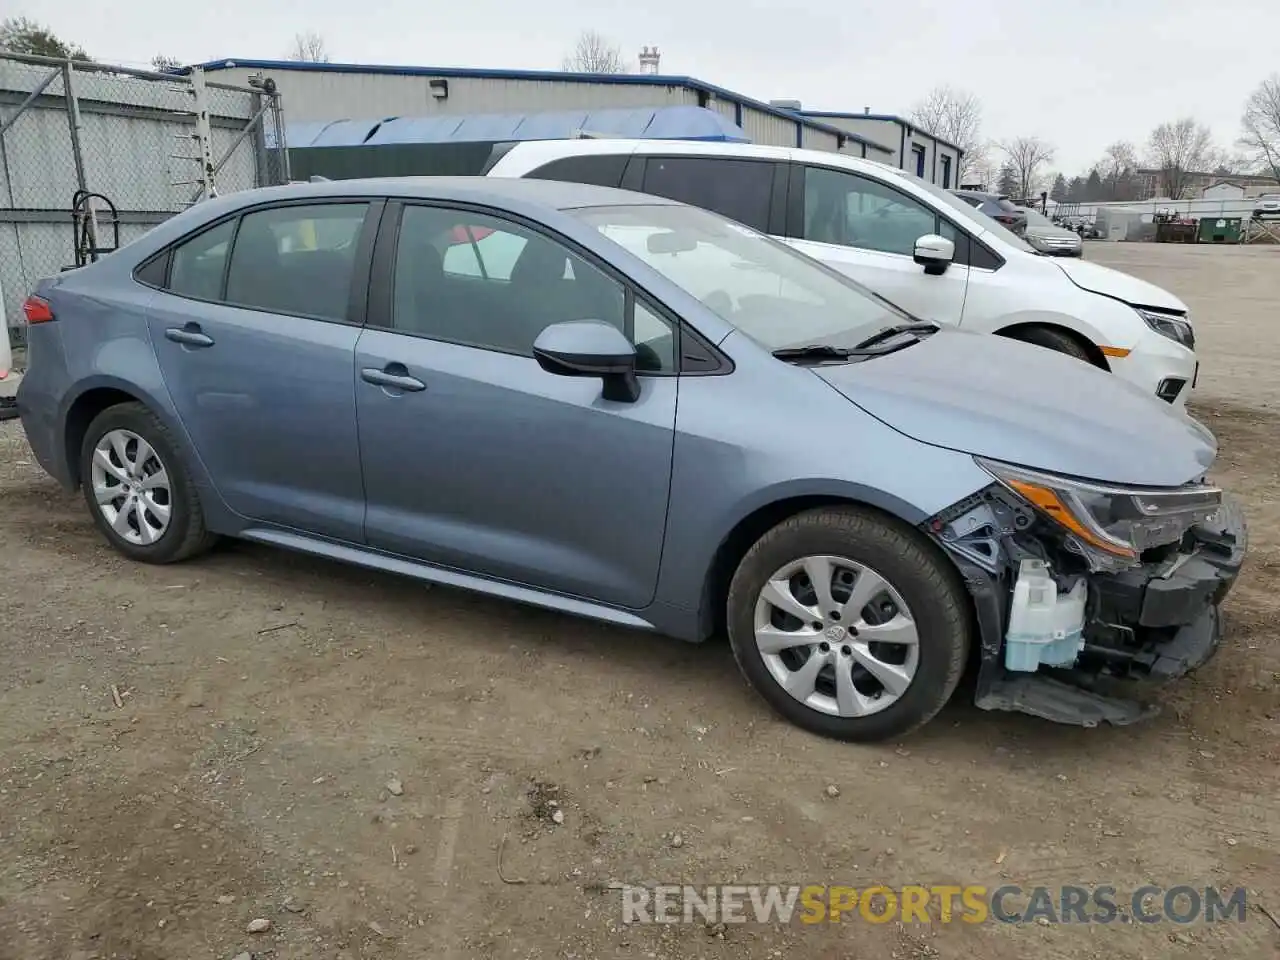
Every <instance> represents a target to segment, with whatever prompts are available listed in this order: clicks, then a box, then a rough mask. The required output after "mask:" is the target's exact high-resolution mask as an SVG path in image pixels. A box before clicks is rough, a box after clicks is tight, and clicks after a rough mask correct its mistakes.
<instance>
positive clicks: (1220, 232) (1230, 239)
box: [1199, 217, 1244, 243]
mask: <svg viewBox="0 0 1280 960" xmlns="http://www.w3.org/2000/svg"><path fill="white" fill-rule="evenodd" d="M1243 226H1244V220H1243V218H1241V217H1201V218H1200V233H1199V240H1200V242H1201V243H1239V242H1240V232H1241V230H1242V229H1243Z"/></svg>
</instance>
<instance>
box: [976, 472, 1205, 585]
mask: <svg viewBox="0 0 1280 960" xmlns="http://www.w3.org/2000/svg"><path fill="white" fill-rule="evenodd" d="M975 459H976V460H977V462H978V465H979V466H980V467H982V468H983V469H984V470H986V471H987V472H988V473H990V474H991V475H992V476H993V477H995V478H996V479H997V480H999V481H1000V482H1001V483H1002V484H1004V486H1006V487H1007V488H1008V489H1010V490H1011V491H1013V492H1014V493H1015V494H1017V495H1018V496H1019V497H1021V498H1022V499H1023V500H1025V501H1026V502H1027V503H1029V504H1031V505H1032V506H1033V507H1035V508H1036V510H1037V511H1038V512H1039V513H1040V514H1041V515H1042V516H1045V517H1047V518H1049V519H1050V520H1052V521H1054V522H1055V523H1056V524H1058V526H1059V527H1061V528H1062V529H1063V531H1064V532H1065V533H1066V534H1067V539H1068V542H1069V543H1071V544H1072V545H1073V546H1074V547H1075V549H1076V550H1077V551H1078V552H1080V553H1081V554H1083V555H1084V556H1085V557H1086V558H1089V559H1091V560H1094V561H1101V563H1102V565H1104V566H1111V567H1114V566H1129V565H1132V564H1136V563H1137V562H1138V560H1139V557H1140V556H1141V554H1142V551H1144V550H1147V549H1150V548H1151V547H1158V546H1162V545H1164V544H1169V543H1176V542H1177V541H1179V540H1181V539H1182V536H1183V534H1185V533H1186V532H1187V531H1188V530H1190V529H1191V528H1192V527H1193V526H1195V525H1196V524H1197V523H1201V522H1203V521H1205V520H1208V519H1209V518H1210V517H1212V516H1213V515H1214V514H1215V513H1216V512H1217V511H1218V507H1219V506H1221V504H1222V491H1221V490H1220V489H1218V488H1217V487H1211V486H1208V485H1206V484H1196V485H1193V486H1186V487H1178V488H1175V489H1166V488H1142V487H1119V486H1114V487H1113V486H1106V485H1102V484H1095V483H1088V482H1085V481H1083V480H1070V479H1067V478H1066V477H1059V476H1055V475H1054V474H1050V473H1040V472H1038V471H1035V470H1027V469H1025V468H1023V467H1014V466H1010V465H1009V464H1005V463H998V462H995V461H991V460H983V459H981V458H975Z"/></svg>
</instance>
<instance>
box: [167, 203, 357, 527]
mask: <svg viewBox="0 0 1280 960" xmlns="http://www.w3.org/2000/svg"><path fill="white" fill-rule="evenodd" d="M381 206H382V204H381V202H380V201H377V202H370V201H368V200H334V201H324V202H315V201H312V202H307V203H288V204H277V205H274V206H270V207H263V208H258V209H255V210H252V211H250V212H248V213H246V214H245V215H244V216H243V217H233V218H230V219H227V220H224V221H222V222H221V223H218V224H215V225H213V226H211V227H209V228H207V229H205V230H204V231H202V232H201V233H199V234H197V235H195V236H193V237H190V238H188V239H186V240H184V241H181V242H179V243H178V244H176V245H175V246H174V247H173V248H172V249H171V250H170V251H168V253H167V254H166V256H167V258H168V263H167V265H166V269H165V271H164V282H163V289H162V291H161V292H160V293H159V294H158V295H157V296H156V297H155V298H154V299H153V301H152V303H151V305H150V307H149V311H148V324H149V327H150V333H151V341H152V344H153V345H154V348H155V352H156V356H157V358H158V359H159V362H160V369H161V372H162V374H163V376H164V381H165V386H166V387H167V388H168V391H169V394H170V396H171V397H172V398H173V402H174V405H175V407H176V408H177V410H178V413H179V415H180V416H181V418H182V423H183V426H184V427H185V428H186V430H187V433H188V435H189V436H190V438H191V442H192V444H193V445H194V447H195V449H196V452H197V454H198V455H199V457H200V458H201V460H202V461H203V462H204V465H205V467H206V468H207V469H208V471H209V474H210V476H211V477H212V479H213V483H214V485H215V486H216V487H217V490H218V493H219V494H220V495H221V496H222V498H223V500H225V501H226V503H227V505H228V506H229V507H230V508H231V509H232V510H234V511H236V512H237V513H239V514H241V515H242V516H244V517H247V518H250V519H252V520H258V521H263V522H268V523H273V524H280V525H283V526H289V527H294V528H297V529H300V530H303V531H306V532H308V533H314V534H319V535H323V536H329V537H335V538H338V539H342V540H349V541H353V542H359V541H360V540H361V538H362V535H363V514H364V491H363V488H362V485H361V478H360V459H359V445H358V443H357V440H356V408H355V394H354V371H353V363H354V359H355V345H356V340H357V339H358V337H359V335H360V325H361V322H362V320H363V310H364V306H363V303H364V295H363V294H364V291H365V289H366V286H367V277H368V258H369V254H370V251H371V250H372V243H373V231H374V229H375V225H376V221H377V217H378V215H379V213H380V211H381Z"/></svg>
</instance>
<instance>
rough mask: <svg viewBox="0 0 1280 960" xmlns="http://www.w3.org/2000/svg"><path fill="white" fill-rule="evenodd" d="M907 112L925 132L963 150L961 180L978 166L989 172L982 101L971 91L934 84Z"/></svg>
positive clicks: (972, 173) (977, 169)
mask: <svg viewBox="0 0 1280 960" xmlns="http://www.w3.org/2000/svg"><path fill="white" fill-rule="evenodd" d="M907 116H908V118H909V119H910V120H911V122H912V123H914V124H915V125H916V126H917V127H919V128H920V129H921V130H923V131H925V133H931V134H933V135H934V136H935V137H941V138H942V139H943V140H946V141H947V142H949V143H953V144H955V145H956V146H957V147H959V148H960V149H961V150H963V151H964V156H962V157H961V158H960V169H959V170H958V171H957V174H958V176H959V181H958V182H969V180H970V178H972V177H973V176H974V175H975V174H976V173H978V172H979V170H981V171H983V172H986V167H987V164H986V160H987V145H986V143H985V142H984V141H983V139H982V104H981V102H979V100H978V98H977V97H976V96H974V95H973V94H972V93H968V92H966V91H964V90H957V89H955V88H953V87H949V86H941V87H935V88H934V89H933V90H931V91H930V92H929V95H928V96H927V97H925V98H924V99H923V100H921V101H920V102H919V103H917V104H916V105H915V106H914V107H912V108H911V112H910V113H909V114H907ZM984 182H985V181H984Z"/></svg>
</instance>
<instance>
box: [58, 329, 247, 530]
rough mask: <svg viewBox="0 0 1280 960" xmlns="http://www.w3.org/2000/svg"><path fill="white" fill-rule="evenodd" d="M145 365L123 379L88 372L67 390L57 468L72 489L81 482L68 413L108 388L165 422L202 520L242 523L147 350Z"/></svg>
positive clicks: (215, 524)
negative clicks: (87, 397)
mask: <svg viewBox="0 0 1280 960" xmlns="http://www.w3.org/2000/svg"><path fill="white" fill-rule="evenodd" d="M145 356H146V360H145V365H146V369H145V371H144V370H137V369H135V371H134V373H135V374H137V373H144V375H143V376H138V377H137V379H131V380H125V379H123V378H122V377H119V376H117V375H116V374H114V373H109V372H102V373H95V374H91V375H90V376H87V377H84V378H83V379H81V380H79V381H77V383H76V385H75V386H74V387H73V388H72V389H71V390H68V391H67V392H66V394H65V395H64V397H63V400H62V402H61V403H60V404H59V407H58V419H57V422H58V424H59V425H60V436H59V439H60V442H59V443H58V444H57V446H56V447H55V449H54V453H53V455H54V456H55V457H56V458H57V464H56V466H57V468H58V469H60V470H61V472H62V475H63V476H65V477H66V478H67V479H68V484H69V486H70V487H71V488H72V489H74V488H75V487H77V486H78V485H79V483H80V475H79V472H78V471H72V469H71V465H70V463H69V462H68V458H67V453H68V450H67V439H68V438H67V430H68V429H69V427H70V420H69V418H70V414H71V411H72V410H73V409H74V408H75V406H76V404H77V403H78V402H79V401H80V399H81V398H82V397H84V396H85V395H87V394H88V393H90V392H91V391H93V390H101V389H108V390H114V391H118V392H120V393H123V394H126V395H128V396H131V397H133V398H134V399H135V400H137V401H138V402H139V403H141V404H144V405H145V406H146V407H147V408H148V409H149V410H150V411H151V412H152V413H153V414H155V416H156V417H157V418H158V419H159V420H160V422H161V423H163V424H164V425H165V428H166V429H167V430H168V431H169V432H170V433H171V434H172V435H173V436H174V437H175V438H176V439H177V441H178V444H179V447H180V449H179V450H178V456H180V457H182V458H183V463H184V464H185V465H186V467H187V470H188V472H190V474H191V479H192V482H193V483H194V484H195V486H196V489H197V491H198V492H199V494H200V502H201V505H202V506H203V507H204V512H205V523H206V525H208V527H209V528H210V529H217V530H220V531H222V530H234V529H238V528H240V527H241V526H243V525H244V523H245V520H244V518H243V517H240V516H239V515H238V514H236V513H235V512H234V511H232V510H231V509H230V508H229V507H228V506H227V504H226V502H225V501H224V500H223V499H222V495H221V494H220V493H218V489H217V487H216V486H215V485H214V483H213V479H212V477H211V476H210V474H209V470H208V468H207V467H206V466H205V463H204V460H203V459H202V458H201V457H200V451H199V450H197V449H196V446H195V444H194V443H193V442H192V440H191V435H190V434H189V433H188V432H187V430H186V428H185V427H184V426H183V425H182V421H181V420H179V419H178V418H177V417H176V416H174V415H173V401H172V400H171V399H170V397H169V390H168V387H166V386H165V384H164V379H163V377H161V375H160V367H159V364H158V363H157V362H156V359H155V356H154V354H153V353H152V352H151V351H150V350H148V351H147V352H146V354H145ZM130 359H131V363H134V364H136V363H137V362H138V360H139V357H138V356H137V355H136V354H135V355H131V358H130Z"/></svg>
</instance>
